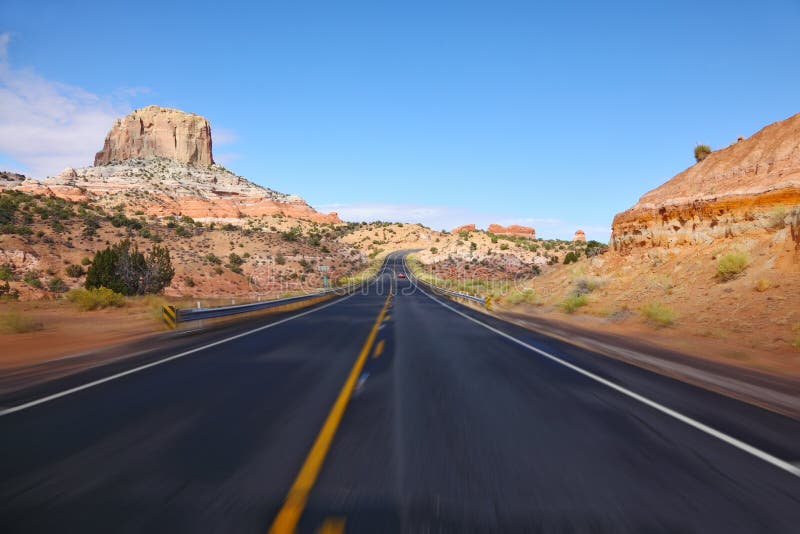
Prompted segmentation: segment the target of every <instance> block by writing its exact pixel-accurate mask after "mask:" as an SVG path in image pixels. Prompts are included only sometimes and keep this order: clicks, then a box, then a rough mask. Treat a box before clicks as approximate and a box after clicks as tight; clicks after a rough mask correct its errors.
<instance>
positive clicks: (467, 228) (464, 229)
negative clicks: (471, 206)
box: [450, 224, 475, 234]
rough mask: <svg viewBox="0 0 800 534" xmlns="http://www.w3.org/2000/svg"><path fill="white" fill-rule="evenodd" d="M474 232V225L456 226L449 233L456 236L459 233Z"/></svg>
mask: <svg viewBox="0 0 800 534" xmlns="http://www.w3.org/2000/svg"><path fill="white" fill-rule="evenodd" d="M474 231H475V225H474V224H465V225H462V226H456V227H455V228H453V229H452V230H450V233H451V234H457V233H459V232H474Z"/></svg>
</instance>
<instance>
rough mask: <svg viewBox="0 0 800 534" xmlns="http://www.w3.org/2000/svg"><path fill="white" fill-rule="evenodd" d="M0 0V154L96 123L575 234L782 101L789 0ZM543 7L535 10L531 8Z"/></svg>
mask: <svg viewBox="0 0 800 534" xmlns="http://www.w3.org/2000/svg"><path fill="white" fill-rule="evenodd" d="M538 4H539V3H538V2H530V1H528V2H502V1H492V2H489V1H486V2H469V1H459V2H413V1H405V2H380V1H364V2H346V1H339V2H323V1H319V2H309V1H305V2H303V1H296V2H271V1H265V2H253V3H252V4H247V3H238V4H237V5H231V4H223V3H222V2H206V3H203V2H197V1H195V2H148V1H140V2H136V3H131V2H124V3H123V2H108V1H107V0H106V1H103V2H80V1H76V2H41V1H37V0H3V2H2V3H0V34H2V38H0V53H1V54H0V167H2V168H11V169H18V170H23V171H26V172H28V173H30V174H32V175H34V176H37V177H41V176H44V175H46V174H54V173H56V172H58V171H59V170H60V169H61V168H63V167H65V166H67V165H72V166H80V165H87V164H90V162H91V161H92V158H93V155H94V152H95V151H96V150H98V149H99V148H100V147H101V145H102V141H103V137H104V135H105V133H106V131H107V130H108V129H109V128H110V126H111V123H112V122H113V118H114V117H116V116H120V115H122V114H124V113H126V112H128V111H130V110H131V109H134V108H138V107H142V106H145V105H148V104H158V105H162V106H168V107H175V108H179V109H183V110H186V111H192V112H195V113H198V114H201V115H204V116H205V117H207V118H208V119H209V120H210V121H211V124H212V131H213V135H214V141H215V147H214V152H215V157H216V159H217V160H219V161H221V162H222V163H223V164H225V165H226V166H227V167H229V168H230V169H231V170H233V171H235V172H237V173H238V174H241V175H244V176H246V177H247V178H249V179H251V180H253V181H255V182H256V183H259V184H261V185H264V186H268V187H271V188H273V189H276V190H278V191H282V192H287V193H295V194H299V195H301V196H303V197H304V198H305V199H306V200H308V201H309V203H311V204H312V205H313V206H315V207H317V208H320V209H323V210H326V211H327V210H337V211H339V212H340V213H341V214H342V215H343V217H345V218H350V219H356V220H361V219H373V218H377V219H395V220H420V221H421V222H423V223H426V224H428V225H430V226H432V227H434V228H442V227H445V228H449V227H452V226H454V225H457V224H463V223H470V222H475V223H478V224H479V225H486V224H488V223H490V222H500V223H505V224H508V223H522V224H532V225H533V226H535V227H536V229H537V232H538V233H539V235H541V236H543V237H561V238H569V237H571V235H572V232H573V231H574V229H575V228H578V227H582V228H583V229H584V230H586V232H587V234H588V236H589V237H590V238H595V239H598V240H601V241H606V240H607V239H608V237H609V234H610V224H611V220H612V218H613V216H614V214H615V213H617V212H619V211H622V210H624V209H626V208H628V207H630V206H631V205H632V204H634V203H635V202H636V201H637V199H638V198H639V196H641V195H642V194H643V193H645V192H646V191H648V190H650V189H652V188H654V187H657V186H658V185H660V184H661V183H663V182H664V181H666V180H667V179H668V178H670V177H671V176H673V175H674V174H676V173H678V172H680V171H681V170H683V169H684V168H686V167H688V166H689V165H691V164H692V163H693V158H692V148H693V146H694V145H695V143H697V142H704V143H708V144H710V145H711V146H712V147H714V148H720V147H724V146H726V145H727V144H729V143H731V142H733V141H735V140H736V138H737V136H739V135H745V136H747V135H751V134H752V133H754V132H756V131H757V130H759V129H760V128H761V127H763V126H765V125H767V124H768V123H771V122H774V121H776V120H781V119H784V118H786V117H788V116H791V115H793V114H794V113H797V112H800V98H798V95H800V32H799V31H797V28H798V27H800V2H798V1H797V0H776V1H770V0H767V1H764V2H730V1H727V2H715V1H707V2H704V3H702V4H697V3H696V2H681V1H674V2H617V3H603V2H557V3H556V2H552V3H548V4H547V5H538ZM542 4H544V3H542Z"/></svg>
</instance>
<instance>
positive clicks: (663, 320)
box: [642, 301, 676, 327]
mask: <svg viewBox="0 0 800 534" xmlns="http://www.w3.org/2000/svg"><path fill="white" fill-rule="evenodd" d="M642 314H643V315H644V316H645V318H646V319H647V320H648V321H649V322H651V323H652V324H654V325H656V326H658V327H665V326H671V325H672V324H674V323H675V319H676V314H675V311H674V310H673V309H672V308H670V307H669V306H667V305H665V304H663V303H662V302H659V301H654V302H649V303H647V304H645V305H644V306H643V307H642Z"/></svg>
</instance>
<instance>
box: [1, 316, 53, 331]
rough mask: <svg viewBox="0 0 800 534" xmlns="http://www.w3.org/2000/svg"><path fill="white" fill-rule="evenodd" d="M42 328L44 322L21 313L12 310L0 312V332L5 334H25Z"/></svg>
mask: <svg viewBox="0 0 800 534" xmlns="http://www.w3.org/2000/svg"><path fill="white" fill-rule="evenodd" d="M43 328H44V324H42V322H41V321H37V320H35V319H32V318H31V317H28V316H26V315H22V314H21V313H19V312H15V311H13V312H8V313H3V314H0V332H3V333H6V334H26V333H28V332H36V331H38V330H42V329H43Z"/></svg>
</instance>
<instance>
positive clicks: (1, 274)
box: [0, 263, 14, 282]
mask: <svg viewBox="0 0 800 534" xmlns="http://www.w3.org/2000/svg"><path fill="white" fill-rule="evenodd" d="M13 279H14V271H13V270H12V269H11V265H9V264H8V263H4V264H3V265H0V280H3V281H5V282H8V281H10V280H13Z"/></svg>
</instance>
